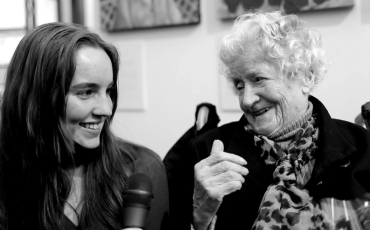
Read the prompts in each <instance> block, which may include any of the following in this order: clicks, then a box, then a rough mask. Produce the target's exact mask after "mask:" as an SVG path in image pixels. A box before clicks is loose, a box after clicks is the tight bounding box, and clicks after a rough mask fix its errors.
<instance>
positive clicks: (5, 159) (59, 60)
mask: <svg viewBox="0 0 370 230" xmlns="http://www.w3.org/2000/svg"><path fill="white" fill-rule="evenodd" d="M82 46H90V47H96V48H101V49H103V50H104V51H105V52H106V53H107V54H108V56H109V58H110V60H111V62H112V68H113V80H114V82H115V84H117V76H118V69H119V56H118V52H117V50H116V48H115V47H114V46H113V45H111V44H109V43H107V42H105V41H103V40H102V39H101V38H100V37H99V36H98V35H97V34H95V33H92V32H90V31H89V30H87V29H86V28H85V27H82V26H79V25H74V24H65V23H49V24H44V25H41V26H39V27H37V28H35V29H34V30H32V31H30V32H29V33H28V34H27V35H26V36H25V37H24V38H23V39H22V40H21V42H20V43H19V45H18V47H17V49H16V50H15V53H14V55H13V57H12V60H11V62H10V64H9V67H8V69H7V75H6V82H5V90H4V94H3V98H2V106H1V118H0V125H1V126H0V164H1V168H0V170H1V180H2V181H1V190H0V192H1V194H0V196H1V197H0V201H1V203H0V205H1V207H0V209H1V210H0V217H1V219H0V224H1V225H3V227H4V228H6V229H24V228H26V227H27V228H29V229H62V227H61V223H62V219H63V207H64V204H65V202H66V199H67V197H68V194H69V193H70V191H71V182H70V175H69V174H68V173H67V171H66V168H65V167H64V166H65V165H68V164H69V163H70V162H71V160H72V162H73V153H74V144H73V140H71V138H70V135H69V133H68V131H67V129H66V123H65V107H66V100H65V99H66V95H67V93H68V90H69V87H70V84H71V82H72V79H73V76H74V72H75V69H76V60H75V55H76V52H77V51H78V49H79V48H81V47H82ZM114 88H115V90H113V92H112V94H111V95H110V96H111V99H112V102H113V111H112V114H113V115H114V113H115V110H116V108H117V97H118V93H117V87H114ZM113 115H112V116H111V117H110V118H108V119H107V120H106V122H105V124H104V127H103V130H102V132H101V135H100V138H101V140H100V143H101V144H100V146H99V151H98V152H99V154H98V156H97V157H96V159H95V160H94V161H93V162H92V163H90V164H89V165H88V166H87V167H86V169H85V177H84V200H83V209H82V213H81V218H80V225H82V227H83V228H84V229H118V228H119V227H120V226H119V218H118V216H119V214H120V211H121V210H120V207H121V204H122V197H121V191H122V189H123V187H124V183H125V179H126V178H127V176H128V174H129V173H130V170H129V169H127V168H125V167H123V163H125V162H127V161H129V160H130V159H131V158H130V155H129V154H128V153H127V151H126V150H125V144H124V142H123V141H121V140H119V139H117V138H116V137H114V135H113V134H112V132H111V131H110V127H109V126H110V123H111V120H112V119H113ZM0 227H2V226H0Z"/></svg>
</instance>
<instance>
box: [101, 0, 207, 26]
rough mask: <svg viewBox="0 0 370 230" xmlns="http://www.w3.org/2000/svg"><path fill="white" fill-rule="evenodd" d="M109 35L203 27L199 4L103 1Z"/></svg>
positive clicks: (188, 0)
mask: <svg viewBox="0 0 370 230" xmlns="http://www.w3.org/2000/svg"><path fill="white" fill-rule="evenodd" d="M100 9H101V27H102V29H103V30H106V31H108V32H112V31H124V30H136V29H149V28H158V27H168V26H181V25H194V24H199V23H200V4H199V0H151V1H148V0H100Z"/></svg>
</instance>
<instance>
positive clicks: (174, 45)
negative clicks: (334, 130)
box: [0, 0, 370, 158]
mask: <svg viewBox="0 0 370 230" xmlns="http://www.w3.org/2000/svg"><path fill="white" fill-rule="evenodd" d="M135 1H137V2H139V0H135ZM171 1H175V3H176V4H178V5H180V6H184V5H183V4H185V3H186V2H188V3H192V2H193V1H191V0H190V1H181V0H177V1H176V0H171ZM114 2H115V1H110V2H109V1H106V0H102V1H100V0H32V1H30V0H12V1H8V0H0V83H2V82H3V81H4V78H5V74H6V65H7V63H8V61H9V60H10V57H11V54H12V52H13V51H14V48H15V46H16V45H17V43H18V42H19V40H20V39H21V38H22V36H23V35H24V33H25V32H26V31H27V29H31V28H33V27H34V26H37V25H40V24H42V23H46V22H50V21H63V22H74V23H79V24H83V25H86V26H88V27H90V28H91V30H93V31H94V32H97V33H98V34H100V35H101V36H102V37H103V38H104V39H106V40H107V41H109V42H111V43H113V44H114V45H116V46H117V47H118V48H119V52H120V55H121V67H120V98H119V103H120V104H119V108H118V110H117V113H116V115H115V119H114V122H113V124H112V128H113V130H114V132H115V133H116V134H117V135H118V136H120V137H122V138H124V139H127V140H129V141H132V142H135V143H138V144H142V145H144V146H147V147H149V148H151V149H152V150H154V151H155V152H157V153H158V154H159V155H160V156H161V157H162V158H163V157H164V156H165V154H166V153H167V151H168V150H169V149H170V148H171V147H172V145H173V144H174V143H175V142H176V141H177V140H178V138H180V136H181V135H182V134H183V133H184V132H185V131H186V130H188V129H189V128H190V126H192V125H194V122H195V109H196V106H197V105H198V104H200V103H202V102H208V103H211V104H213V105H215V106H216V108H217V113H218V115H219V117H220V119H221V121H220V123H219V125H222V124H225V123H228V122H231V121H235V120H239V118H240V117H241V115H242V113H241V111H240V110H239V108H238V102H237V98H236V97H235V96H234V95H233V94H232V93H231V90H230V89H229V88H228V86H227V83H226V82H225V79H224V78H223V76H221V75H220V73H219V64H220V63H219V61H218V58H217V44H218V41H219V39H220V38H221V37H222V36H223V35H224V34H225V33H226V32H228V31H229V30H230V29H231V26H232V24H233V21H232V20H222V19H220V17H219V16H220V15H219V14H220V11H219V9H220V4H221V1H216V0H200V1H199V5H198V6H194V5H192V6H189V7H195V8H189V7H188V6H186V7H185V9H188V11H191V12H192V18H194V17H195V19H194V20H195V21H194V20H193V21H186V20H185V21H184V20H183V21H181V17H183V18H184V17H185V16H181V15H183V14H181V12H180V14H179V12H177V11H176V10H174V9H177V8H171V7H172V6H171V7H169V11H170V12H171V15H169V16H168V18H167V19H163V20H167V21H168V20H169V19H171V20H172V23H171V22H170V23H168V22H165V21H163V23H162V24H157V25H154V26H144V27H147V28H145V29H141V28H140V27H139V28H138V27H135V26H131V27H130V28H131V29H129V30H120V28H123V27H124V25H123V24H122V23H121V24H120V26H117V24H116V25H114V22H123V19H119V20H118V19H117V17H118V16H117V14H115V12H117V10H118V8H117V7H116V6H114V5H111V4H113V3H114ZM122 2H124V0H122ZM140 2H142V3H143V4H144V5H143V7H145V4H146V5H147V6H148V4H149V5H150V4H152V5H153V4H156V1H155V0H154V1H148V0H147V1H140ZM157 2H159V1H157ZM182 2H185V3H182ZM158 4H159V3H158ZM112 6H113V7H112ZM167 6H170V5H168V4H167ZM109 7H110V8H109ZM197 7H198V8H197ZM109 9H110V11H109ZM124 9H128V8H124ZM141 9H143V8H141ZM133 12H134V9H132V11H130V10H129V11H128V12H126V14H130V13H131V14H132V13H133ZM135 12H136V13H135V14H134V16H135V15H139V14H141V16H143V17H144V16H145V17H148V15H149V14H144V13H143V12H144V11H141V10H139V11H135ZM148 12H150V10H149V11H148ZM122 15H125V14H122ZM122 15H121V16H122ZM161 15H162V14H161ZM179 15H180V16H179ZM298 15H299V16H300V17H301V18H302V19H304V20H305V21H306V22H307V23H308V26H309V27H311V28H313V29H316V30H318V31H319V32H320V33H321V34H322V39H323V43H324V46H325V50H326V53H327V57H328V59H329V61H330V66H329V69H328V73H327V75H326V78H325V79H324V81H323V82H322V83H321V84H320V85H319V86H318V87H317V88H316V89H315V90H314V91H313V92H312V94H313V95H314V96H316V97H317V98H319V99H320V100H321V101H322V102H323V103H324V105H325V106H326V107H327V109H328V110H329V113H330V114H331V116H332V117H334V118H339V119H342V120H346V121H349V122H354V120H355V118H356V116H358V114H359V113H361V106H362V105H363V104H364V103H366V102H367V101H370V1H369V0H354V5H353V7H349V8H343V9H334V10H325V11H324V10H322V11H310V12H302V13H298ZM179 17H180V18H179ZM116 19H117V20H116ZM127 25H128V24H127ZM131 25H134V24H131ZM146 25H147V24H146ZM110 26H111V27H110ZM114 26H115V27H114ZM153 27H154V28H153ZM110 28H118V30H111V29H110Z"/></svg>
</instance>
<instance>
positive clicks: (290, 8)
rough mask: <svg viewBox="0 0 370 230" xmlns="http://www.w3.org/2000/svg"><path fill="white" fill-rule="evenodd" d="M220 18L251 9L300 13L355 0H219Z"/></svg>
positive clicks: (351, 4) (341, 5)
mask: <svg viewBox="0 0 370 230" xmlns="http://www.w3.org/2000/svg"><path fill="white" fill-rule="evenodd" d="M218 1H219V2H220V3H221V4H220V9H219V14H218V15H219V17H220V19H234V18H236V17H237V16H239V15H241V14H243V13H245V12H246V11H249V10H258V11H275V10H279V11H281V12H283V13H287V14H289V13H298V12H303V11H313V10H324V9H335V8H343V7H351V6H353V5H354V0H218Z"/></svg>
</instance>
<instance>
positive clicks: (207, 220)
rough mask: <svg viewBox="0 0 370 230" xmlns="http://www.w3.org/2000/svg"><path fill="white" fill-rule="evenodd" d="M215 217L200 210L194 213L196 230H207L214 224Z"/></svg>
mask: <svg viewBox="0 0 370 230" xmlns="http://www.w3.org/2000/svg"><path fill="white" fill-rule="evenodd" d="M213 217H214V216H213V215H211V214H207V213H204V212H201V211H199V210H194V211H193V223H192V225H193V228H194V229H195V230H207V229H208V227H209V225H210V224H211V222H212V219H213Z"/></svg>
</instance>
